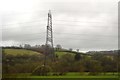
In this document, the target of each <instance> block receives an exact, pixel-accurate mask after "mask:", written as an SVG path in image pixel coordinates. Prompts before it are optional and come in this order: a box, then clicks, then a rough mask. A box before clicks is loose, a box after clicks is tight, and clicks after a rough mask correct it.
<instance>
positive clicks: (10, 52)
mask: <svg viewBox="0 0 120 80" xmlns="http://www.w3.org/2000/svg"><path fill="white" fill-rule="evenodd" d="M4 52H5V54H6V55H12V56H22V55H42V54H40V53H38V52H35V51H31V50H25V49H4Z"/></svg>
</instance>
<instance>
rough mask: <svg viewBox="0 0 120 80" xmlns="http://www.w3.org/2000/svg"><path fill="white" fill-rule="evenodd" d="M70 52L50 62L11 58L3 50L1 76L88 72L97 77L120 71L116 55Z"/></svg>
mask: <svg viewBox="0 0 120 80" xmlns="http://www.w3.org/2000/svg"><path fill="white" fill-rule="evenodd" d="M70 52H71V51H66V54H65V55H62V56H61V57H56V58H55V61H52V60H51V59H50V58H49V57H47V58H46V65H44V56H38V55H37V56H36V55H34V56H28V55H22V56H11V55H6V54H5V52H4V49H3V60H2V62H3V74H12V73H31V75H49V73H53V74H52V75H65V74H66V73H67V72H81V73H84V72H89V75H98V74H101V73H104V74H106V73H107V72H112V73H113V74H114V73H115V72H118V70H120V62H119V61H120V57H118V55H112V56H109V55H104V54H97V53H96V54H93V55H81V54H80V53H76V54H75V55H72V53H70Z"/></svg>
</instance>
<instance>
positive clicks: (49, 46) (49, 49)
mask: <svg viewBox="0 0 120 80" xmlns="http://www.w3.org/2000/svg"><path fill="white" fill-rule="evenodd" d="M47 57H49V58H51V60H52V61H54V60H55V54H54V47H53V31H52V15H51V11H50V10H49V13H48V20H47V34H46V49H45V62H44V65H46V58H47Z"/></svg>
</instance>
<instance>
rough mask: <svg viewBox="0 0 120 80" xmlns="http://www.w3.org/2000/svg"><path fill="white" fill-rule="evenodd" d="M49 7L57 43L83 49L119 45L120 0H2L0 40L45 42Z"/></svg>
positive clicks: (5, 42) (18, 42)
mask: <svg viewBox="0 0 120 80" xmlns="http://www.w3.org/2000/svg"><path fill="white" fill-rule="evenodd" d="M48 10H51V13H52V18H53V36H54V46H55V45H56V44H61V45H62V47H63V48H67V49H69V48H73V49H80V51H89V50H113V49H117V48H118V0H1V1H0V25H1V27H0V30H1V32H2V36H1V39H2V43H1V42H0V44H1V45H3V46H5V45H6V46H7V45H19V44H25V43H29V44H31V45H35V44H40V45H41V44H45V40H46V39H45V38H46V33H45V32H46V25H47V13H48ZM1 13H2V14H1Z"/></svg>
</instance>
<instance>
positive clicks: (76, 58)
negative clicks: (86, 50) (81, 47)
mask: <svg viewBox="0 0 120 80" xmlns="http://www.w3.org/2000/svg"><path fill="white" fill-rule="evenodd" d="M80 59H81V55H80V53H76V55H75V60H76V61H79V60H80Z"/></svg>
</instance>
